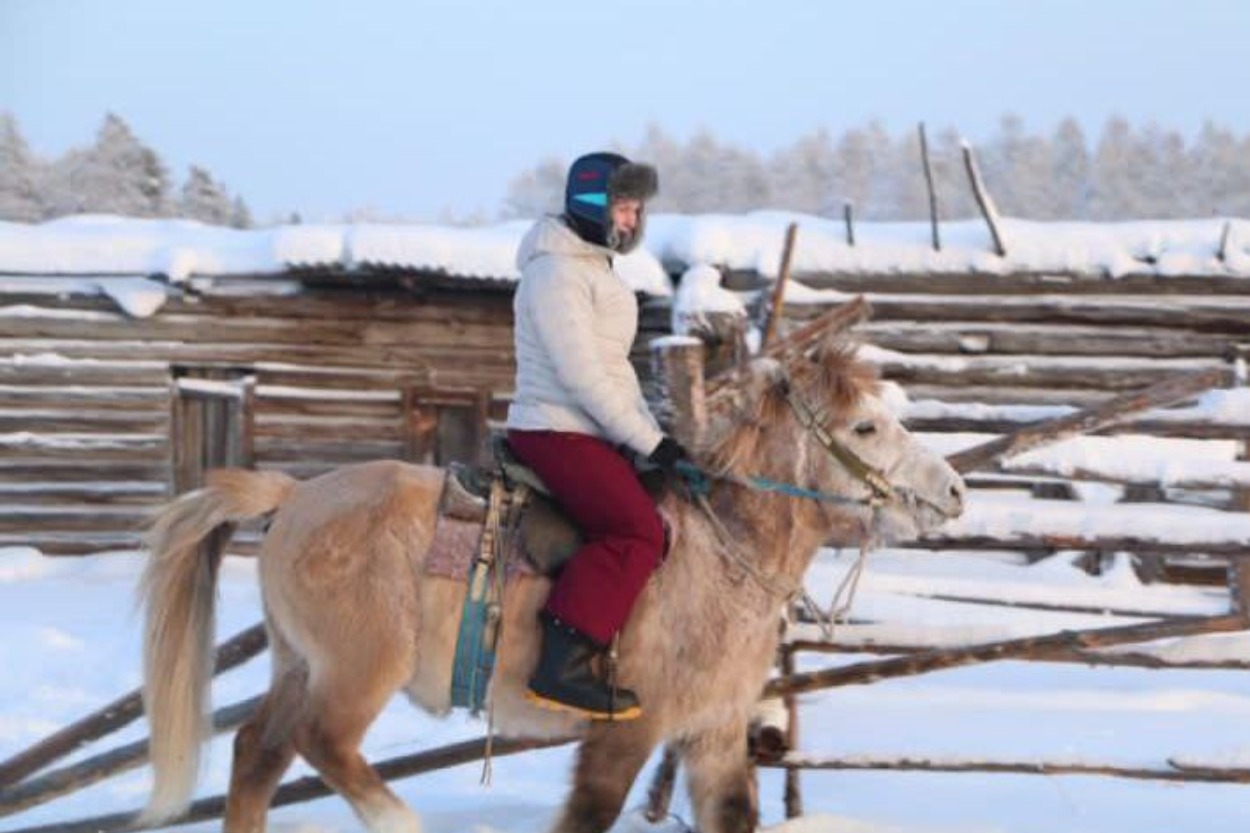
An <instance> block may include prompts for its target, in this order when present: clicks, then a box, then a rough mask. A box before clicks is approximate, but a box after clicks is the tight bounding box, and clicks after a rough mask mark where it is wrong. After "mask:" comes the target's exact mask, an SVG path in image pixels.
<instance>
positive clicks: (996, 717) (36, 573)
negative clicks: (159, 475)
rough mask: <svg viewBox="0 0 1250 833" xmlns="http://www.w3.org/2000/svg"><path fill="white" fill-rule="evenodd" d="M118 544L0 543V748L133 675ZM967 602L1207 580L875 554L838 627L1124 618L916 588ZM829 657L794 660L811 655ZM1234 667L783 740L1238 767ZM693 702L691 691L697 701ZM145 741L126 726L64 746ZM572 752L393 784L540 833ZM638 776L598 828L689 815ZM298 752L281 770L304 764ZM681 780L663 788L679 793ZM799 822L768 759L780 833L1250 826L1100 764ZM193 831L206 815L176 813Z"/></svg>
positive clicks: (73, 714)
mask: <svg viewBox="0 0 1250 833" xmlns="http://www.w3.org/2000/svg"><path fill="white" fill-rule="evenodd" d="M850 559H851V556H850V554H838V553H834V552H832V551H826V552H824V553H822V556H821V558H820V560H819V561H818V563H817V565H816V567H815V568H814V569H813V571H812V573H811V574H810V576H809V587H810V588H811V590H812V591H813V592H814V593H815V594H816V595H817V596H821V597H826V598H827V597H828V596H829V595H830V594H831V591H832V588H833V587H834V586H835V585H836V582H837V581H838V579H839V577H840V575H842V573H843V571H844V570H845V569H846V567H847V565H848V564H849V562H850ZM139 563H140V558H139V557H137V556H136V555H135V554H112V555H101V556H96V557H92V558H85V559H48V558H44V557H42V556H40V555H39V554H38V553H35V552H33V551H31V550H23V549H8V550H3V551H0V611H3V628H4V629H3V633H4V640H3V642H2V643H0V668H3V669H4V670H5V672H6V673H4V674H2V675H0V760H2V759H5V758H7V757H8V756H10V755H11V754H13V753H15V752H17V751H18V750H21V749H23V748H25V747H26V746H27V745H29V744H30V743H32V742H34V741H36V740H38V739H39V738H41V737H43V736H44V735H46V734H47V733H49V732H51V731H53V730H55V729H56V728H58V727H60V726H62V725H64V724H66V723H68V722H71V721H73V720H75V719H77V718H79V717H81V716H83V715H84V714H86V713H88V712H90V711H92V710H94V709H95V708H97V707H99V706H100V705H102V704H104V703H105V702H106V701H108V700H111V699H112V698H114V697H116V696H118V695H119V694H122V693H124V692H126V691H129V690H130V689H132V688H134V687H135V686H136V685H137V684H138V682H139V657H138V643H139V639H138V626H139V617H138V615H137V613H136V611H135V609H134V602H133V592H134V585H135V579H136V575H137V571H138V566H139ZM919 593H927V594H935V593H936V594H945V595H965V596H966V595H978V596H982V597H989V598H998V599H1020V600H1026V599H1030V600H1037V599H1038V598H1049V599H1051V600H1052V601H1059V600H1067V601H1071V600H1073V599H1076V598H1079V599H1080V600H1081V603H1082V604H1090V605H1092V606H1095V607H1098V606H1102V607H1106V608H1131V609H1135V610H1144V611H1160V612H1163V611H1166V612H1168V613H1189V614H1199V615H1206V614H1218V613H1221V612H1224V611H1225V610H1226V609H1227V600H1226V598H1225V595H1224V593H1223V592H1222V591H1220V590H1218V589H1210V588H1207V589H1199V588H1178V587H1172V588H1161V587H1142V586H1140V585H1139V584H1138V583H1137V581H1136V579H1135V577H1134V576H1133V574H1132V572H1131V570H1129V569H1128V568H1127V566H1126V565H1124V564H1121V565H1119V567H1118V568H1117V569H1112V570H1111V571H1109V572H1108V573H1106V574H1104V575H1103V576H1100V577H1097V578H1094V577H1090V576H1087V575H1086V574H1084V573H1082V572H1080V571H1078V570H1076V569H1075V568H1073V567H1071V566H1070V564H1069V563H1068V561H1067V560H1066V559H1064V558H1063V557H1056V558H1054V559H1051V560H1050V561H1048V562H1042V563H1040V564H1038V565H1035V566H1032V567H1026V566H1022V565H1019V564H1014V563H1011V562H1010V561H1009V560H1006V559H1003V558H994V557H987V556H973V555H962V556H961V555H953V554H949V553H947V554H942V555H925V554H919V553H907V552H901V551H884V552H881V553H878V554H875V555H874V556H873V557H872V560H871V561H870V569H869V572H868V574H867V576H866V578H865V579H864V583H863V584H862V585H861V589H860V592H859V596H858V598H857V600H856V606H855V616H856V618H857V619H871V620H873V621H874V622H875V623H876V624H874V625H873V626H872V628H873V629H875V630H871V631H870V629H857V628H852V627H848V628H846V630H845V631H843V632H842V633H840V634H839V637H840V638H845V639H848V640H855V639H858V638H860V637H864V636H873V637H875V638H878V639H889V640H895V641H896V640H911V641H917V640H923V641H926V642H927V643H929V644H942V643H947V642H952V641H956V640H959V639H966V638H967V637H968V636H969V635H971V634H977V635H981V636H985V635H990V634H994V633H998V634H1003V635H1006V634H1010V635H1020V634H1022V633H1044V632H1049V631H1053V630H1057V629H1059V628H1062V627H1095V626H1098V625H1099V624H1103V623H1105V624H1122V623H1124V622H1125V621H1128V620H1124V619H1119V618H1114V617H1110V616H1106V615H1098V616H1094V615H1075V614H1070V613H1066V614H1062V613H1048V612H1042V611H1038V610H1030V609H1022V608H1006V607H988V606H984V605H968V604H954V603H950V602H938V601H934V600H930V599H920V598H917V594H919ZM219 610H220V623H219V632H220V634H221V635H223V636H224V635H228V634H232V633H235V632H237V631H239V630H241V629H243V628H244V627H246V626H248V625H250V624H252V623H253V622H255V621H256V620H257V619H258V594H257V589H256V584H255V569H254V563H253V562H251V561H249V560H246V559H242V558H230V559H228V560H227V563H226V566H225V568H224V570H223V581H222V585H221V603H220V607H219ZM1164 648H1165V649H1166V650H1170V651H1171V652H1172V653H1173V654H1174V655H1175V654H1183V655H1186V656H1199V655H1202V656H1206V657H1208V658H1241V659H1246V658H1250V636H1247V635H1241V634H1234V635H1230V636H1221V637H1205V638H1202V639H1200V640H1188V641H1186V642H1184V643H1180V644H1177V643H1174V644H1171V645H1167V646H1164ZM861 659H864V657H860V656H858V655H857V656H853V657H852V656H844V657H842V658H840V659H836V660H835V659H831V658H829V657H819V656H815V655H807V656H806V657H805V659H804V663H803V666H804V667H806V668H816V667H821V666H822V665H825V664H828V663H830V662H851V661H859V660H861ZM266 671H267V660H265V659H263V658H262V659H257V660H253V661H252V662H250V663H248V664H246V665H244V666H242V667H241V668H239V669H236V670H234V671H232V672H230V673H228V674H227V675H225V676H223V677H222V678H221V679H219V680H218V683H217V686H216V688H215V691H214V697H215V701H216V703H217V705H224V704H227V703H232V702H235V701H237V700H240V699H243V698H246V697H248V696H250V695H252V694H254V693H256V692H258V691H259V690H260V689H261V688H262V687H263V685H264V682H265V677H266ZM1246 677H1247V675H1246V673H1245V672H1244V671H1207V670H1203V671H1194V670H1187V671H1176V670H1171V671H1147V670H1139V669H1107V668H1100V669H1090V668H1085V667H1080V666H1068V665H1055V664H1043V663H1035V664H1026V663H1020V662H1003V663H996V664H989V665H982V666H975V667H970V668H965V669H960V670H950V671H943V672H939V673H934V674H929V675H924V676H919V677H912V678H906V679H901V680H893V681H888V682H882V683H878V684H875V685H872V686H855V687H848V688H842V689H839V690H836V691H830V692H827V693H822V694H819V695H809V696H805V697H804V698H803V704H804V709H803V713H802V747H803V751H804V752H805V753H810V754H813V755H826V756H838V757H840V758H854V757H856V756H860V757H864V758H874V759H879V758H893V757H911V758H924V759H930V760H946V761H969V760H992V761H1042V760H1045V761H1051V762H1068V763H1107V764H1117V765H1123V766H1135V767H1149V768H1166V767H1167V765H1168V764H1167V762H1168V760H1169V759H1172V760H1178V761H1182V762H1184V763H1187V764H1208V765H1221V766H1231V767H1247V766H1250V729H1248V728H1247V727H1248V726H1250V719H1248V718H1250V685H1248V684H1247V679H1246ZM709 694H710V693H709ZM482 730H483V727H482V725H481V724H480V723H478V722H477V721H475V720H472V719H470V718H469V717H467V716H464V715H460V714H455V715H453V716H451V717H450V718H448V719H445V720H442V721H439V720H434V719H431V718H429V717H426V716H424V715H423V714H421V713H419V712H417V711H415V710H413V709H412V708H411V707H410V706H408V705H407V704H406V703H405V702H400V701H396V702H395V703H393V704H392V705H391V707H390V708H389V709H388V710H387V711H386V712H385V713H384V715H383V716H382V718H381V719H380V720H379V721H378V723H377V724H376V725H375V727H374V730H373V731H372V732H371V734H370V735H369V737H368V739H367V742H366V752H367V754H368V755H369V756H370V757H372V758H374V759H380V758H385V757H391V756H395V755H401V754H405V753H409V752H414V751H418V750H420V749H424V748H428V747H431V746H435V745H440V744H443V743H448V742H452V741H455V740H460V739H466V738H470V737H476V736H479V735H480V734H481V733H482ZM143 733H144V727H143V725H142V724H141V723H140V724H136V725H133V726H131V727H129V728H128V729H127V730H125V731H124V732H122V733H119V734H118V735H116V736H114V737H110V738H107V739H106V740H105V741H104V742H102V743H101V744H97V745H95V746H93V747H89V748H88V749H86V750H84V751H83V752H82V753H80V756H81V755H87V754H93V753H96V752H99V751H102V750H103V749H104V748H106V747H108V746H111V745H113V744H116V743H120V742H125V741H129V740H133V739H136V738H138V737H140V736H142V734H143ZM228 763H229V754H228V747H227V746H226V743H225V741H224V740H222V739H219V740H218V741H217V742H215V743H214V744H213V749H212V752H211V758H210V763H209V766H208V769H207V776H206V777H205V778H204V779H203V781H202V783H201V789H200V792H199V795H210V794H216V793H219V792H221V791H222V790H223V788H224V786H225V783H226V777H227V767H228ZM570 763H571V750H570V749H569V748H557V749H552V750H546V751H540V752H532V753H527V754H524V755H520V756H516V757H511V758H503V759H498V760H496V761H495V762H494V772H493V780H492V783H491V785H490V786H489V787H483V786H481V785H479V775H480V771H481V768H480V765H478V764H471V765H466V766H462V767H459V768H456V769H452V770H447V771H443V772H438V773H434V774H430V775H425V776H419V777H415V778H411V779H407V780H403V781H400V782H397V784H396V788H397V790H398V791H399V792H400V794H401V795H402V796H403V797H404V798H405V799H406V800H408V801H410V802H411V803H412V804H413V805H414V806H415V807H416V808H417V809H418V810H419V812H421V814H422V815H423V818H424V821H425V825H426V829H427V831H429V833H460V831H474V832H475V833H537V831H542V830H544V829H545V828H546V826H547V825H548V824H549V822H550V820H551V818H552V816H553V814H554V813H555V812H556V809H557V808H558V806H559V803H560V801H561V798H562V795H563V790H564V787H565V783H566V776H567V773H568V771H569V767H570ZM649 770H650V768H648V770H647V771H646V772H644V776H643V778H641V779H640V781H639V784H638V785H637V786H636V787H635V791H634V793H633V794H632V795H631V797H630V799H629V802H628V808H629V810H628V812H627V814H626V816H625V817H623V819H622V820H621V821H620V822H619V823H618V825H617V826H616V827H615V828H614V830H615V831H617V833H621V831H655V833H675V831H680V830H684V829H685V828H684V826H683V824H684V822H686V821H689V820H690V819H691V813H690V808H689V805H688V804H687V803H686V801H685V799H684V796H682V795H680V794H679V795H678V797H677V798H676V799H675V801H674V804H673V812H674V814H675V818H673V819H671V820H670V821H669V822H666V823H664V824H661V825H658V826H651V825H648V824H647V823H645V822H644V821H643V820H642V818H641V816H640V814H639V808H640V807H641V806H642V805H643V803H644V801H645V788H646V782H647V780H648V778H649V774H650V772H649ZM306 772H307V770H306V769H305V768H304V767H303V765H302V764H298V763H297V766H296V768H294V769H293V770H292V773H291V775H299V774H304V773H306ZM145 785H146V774H145V772H144V771H143V770H138V771H135V772H132V773H129V774H127V775H124V776H121V777H118V778H116V779H114V780H111V781H106V782H104V783H102V784H100V785H97V786H95V787H92V788H90V789H87V790H84V791H82V792H80V793H77V794H74V795H71V796H69V797H66V798H63V799H60V800H58V801H56V802H54V803H53V804H50V805H47V806H44V807H40V808H36V809H33V810H30V811H27V812H26V813H24V814H21V815H17V816H12V817H9V818H6V819H3V820H2V821H0V828H2V829H4V830H12V829H17V828H20V827H27V826H31V825H35V824H45V823H50V822H55V821H58V820H69V819H72V818H78V817H83V816H88V815H96V814H100V813H109V812H117V811H122V810H126V809H130V808H133V807H137V806H138V805H139V804H140V803H141V801H142V799H143V796H144V794H145V789H146V787H145ZM680 789H681V785H680V784H679V791H680ZM803 789H804V801H805V810H806V813H807V816H806V817H805V818H803V819H800V820H796V821H792V822H789V823H785V822H784V813H783V808H782V803H781V797H782V784H781V775H780V773H779V772H778V771H774V770H768V771H764V772H762V773H761V785H760V795H761V809H762V815H763V824H764V827H766V828H767V829H769V830H773V831H785V833H834V831H837V833H953V831H959V833H973V831H975V832H976V833H988V831H1011V832H1012V833H1055V831H1066V833H1076V832H1077V831H1090V833H1094V831H1097V833H1117V832H1118V831H1123V833H1146V832H1147V831H1202V833H1225V832H1227V833H1232V831H1238V833H1240V831H1244V830H1246V829H1247V827H1248V825H1250V786H1246V785H1210V784H1189V783H1186V784H1179V783H1169V782H1163V781H1139V780H1132V781H1130V780H1121V779H1115V778H1109V777H1090V776H1082V777H1073V776H1050V777H1042V776H1034V775H998V774H994V775H991V774H929V773H901V772H889V771H877V772H829V773H805V774H804V775H803ZM271 822H272V829H275V830H279V831H290V832H291V833H295V831H298V832H299V833H320V831H339V830H358V829H360V825H359V824H358V823H357V821H356V820H355V819H354V817H352V815H351V813H350V811H349V810H348V809H347V806H346V804H345V803H343V802H342V801H341V800H340V799H338V798H337V797H331V798H327V799H322V800H319V801H315V802H311V803H308V804H303V805H297V806H293V807H287V808H283V809H279V810H276V811H274V813H273V815H272V817H271ZM185 829H187V830H192V831H208V830H215V829H217V824H216V823H202V824H196V825H189V826H187V827H186V828H185Z"/></svg>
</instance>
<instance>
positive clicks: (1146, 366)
mask: <svg viewBox="0 0 1250 833" xmlns="http://www.w3.org/2000/svg"><path fill="white" fill-rule="evenodd" d="M873 363H874V364H877V365H878V366H879V367H880V368H881V375H882V377H883V378H885V379H888V380H891V381H894V382H898V383H899V384H901V385H904V386H910V385H911V384H913V383H923V384H927V385H934V386H937V385H942V386H946V387H951V388H960V387H966V386H985V387H989V386H993V385H995V384H998V383H1004V384H1010V385H1012V386H1013V387H1017V388H1019V387H1042V388H1086V389H1090V390H1101V391H1108V392H1119V391H1131V390H1135V389H1138V388H1144V387H1147V386H1149V385H1153V384H1157V383H1159V382H1161V381H1163V380H1165V379H1167V378H1169V377H1170V376H1171V375H1174V374H1176V373H1179V372H1193V371H1202V370H1207V369H1214V370H1221V369H1224V368H1226V367H1227V364H1226V363H1225V362H1224V361H1223V360H1222V359H1219V358H1210V359H1200V358H1189V359H1132V358H1125V359H1120V360H1115V359H1104V358H1094V357H1089V356H1070V357H1064V356H1046V357H1029V358H1028V359H1025V358H1020V357H1003V356H969V357H965V358H960V359H955V360H950V361H933V360H927V359H922V360H919V361H916V362H915V363H912V362H908V361H903V362H899V361H895V360H893V359H890V358H886V359H884V360H880V361H877V360H874V362H873Z"/></svg>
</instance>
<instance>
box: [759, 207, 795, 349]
mask: <svg viewBox="0 0 1250 833" xmlns="http://www.w3.org/2000/svg"><path fill="white" fill-rule="evenodd" d="M798 234H799V224H798V223H791V224H790V225H789V226H787V227H786V242H785V245H784V246H783V247H782V249H781V268H780V269H778V270H777V282H776V283H774V284H773V294H772V297H771V299H770V300H769V302H768V318H767V320H766V321H765V323H764V335H763V336H762V337H761V338H760V352H761V353H763V352H764V351H765V350H767V349H768V345H769V344H770V343H772V341H773V338H774V337H775V336H776V334H777V328H778V327H779V326H780V323H781V316H782V312H783V305H784V303H785V292H786V283H787V282H788V281H789V280H790V266H791V264H792V262H793V260H794V242H795V239H796V238H797V237H798Z"/></svg>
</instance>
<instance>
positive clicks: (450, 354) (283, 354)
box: [0, 339, 512, 372]
mask: <svg viewBox="0 0 1250 833" xmlns="http://www.w3.org/2000/svg"><path fill="white" fill-rule="evenodd" d="M50 351H52V352H56V353H58V354H60V355H63V356H66V357H68V358H73V359H79V360H81V359H100V360H110V359H120V358H125V357H127V356H135V355H143V356H145V357H147V358H149V359H152V360H156V361H162V362H173V363H177V362H222V363H225V364H234V365H239V364H257V363H262V362H270V363H280V364H294V365H301V364H302V365H310V366H311V367H314V368H318V367H320V368H326V367H337V368H343V369H351V368H366V369H367V368H393V369H394V371H405V370H406V371H408V372H415V371H417V370H418V369H420V368H421V367H422V366H423V365H424V364H425V363H427V362H432V363H434V365H435V366H437V367H442V366H455V365H457V364H465V365H468V364H481V363H499V362H504V363H510V362H511V352H512V351H511V349H510V345H509V344H503V345H501V346H499V347H491V348H482V347H463V348H457V347H431V346H423V345H414V344H408V343H405V344H377V345H360V344H358V345H318V344H271V343H268V342H265V341H256V342H220V341H206V342H203V343H186V342H173V341H133V340H117V341H85V340H75V341H63V340H58V339H0V352H2V353H8V354H12V355H21V356H38V355H41V354H46V353H48V352H50Z"/></svg>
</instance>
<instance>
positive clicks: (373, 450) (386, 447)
mask: <svg viewBox="0 0 1250 833" xmlns="http://www.w3.org/2000/svg"><path fill="white" fill-rule="evenodd" d="M403 455H404V447H403V444H402V443H398V442H369V441H361V442H347V441H342V442H326V443H310V442H299V441H295V440H277V439H267V438H263V437H262V438H258V439H257V442H256V459H257V462H264V463H267V464H269V467H270V468H275V467H280V466H277V465H276V464H280V463H286V462H292V463H299V462H307V461H310V460H311V461H316V463H317V464H321V465H328V464H333V465H342V464H345V463H363V462H367V461H370V460H402V459H404V456H403Z"/></svg>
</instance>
